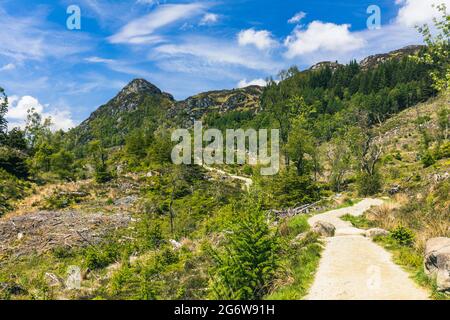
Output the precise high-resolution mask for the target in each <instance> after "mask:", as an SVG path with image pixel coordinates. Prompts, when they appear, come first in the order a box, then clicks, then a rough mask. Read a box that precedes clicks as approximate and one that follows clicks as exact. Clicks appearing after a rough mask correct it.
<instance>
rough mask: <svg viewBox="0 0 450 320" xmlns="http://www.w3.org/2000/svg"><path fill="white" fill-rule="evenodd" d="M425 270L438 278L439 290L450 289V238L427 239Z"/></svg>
mask: <svg viewBox="0 0 450 320" xmlns="http://www.w3.org/2000/svg"><path fill="white" fill-rule="evenodd" d="M425 271H426V273H427V274H428V275H430V276H432V277H435V278H436V282H437V285H438V289H439V290H441V291H450V238H443V237H442V238H433V239H430V240H428V241H427V245H426V248H425Z"/></svg>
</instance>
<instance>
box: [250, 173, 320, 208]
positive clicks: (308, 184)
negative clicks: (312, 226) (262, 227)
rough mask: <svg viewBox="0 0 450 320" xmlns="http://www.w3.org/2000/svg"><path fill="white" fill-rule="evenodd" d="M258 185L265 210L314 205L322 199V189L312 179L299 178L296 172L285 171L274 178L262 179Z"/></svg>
mask: <svg viewBox="0 0 450 320" xmlns="http://www.w3.org/2000/svg"><path fill="white" fill-rule="evenodd" d="M258 184H259V188H260V189H261V193H262V194H263V195H264V197H263V201H264V202H263V203H264V206H265V208H289V207H294V206H296V205H299V204H307V203H312V202H314V201H317V200H318V199H319V197H320V189H319V187H318V186H317V185H316V184H315V183H314V182H313V181H312V179H311V177H310V176H309V175H302V176H299V175H298V173H297V171H296V170H283V171H281V172H280V173H279V174H278V175H276V176H274V177H270V178H261V180H260V181H259V182H258Z"/></svg>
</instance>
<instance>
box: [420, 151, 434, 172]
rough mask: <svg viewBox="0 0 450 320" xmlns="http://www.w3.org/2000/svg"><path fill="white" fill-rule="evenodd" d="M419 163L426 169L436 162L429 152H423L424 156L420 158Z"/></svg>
mask: <svg viewBox="0 0 450 320" xmlns="http://www.w3.org/2000/svg"><path fill="white" fill-rule="evenodd" d="M421 162H422V164H423V167H424V168H428V167H430V166H432V165H433V164H435V163H436V160H435V159H434V156H433V155H432V154H431V153H430V152H429V151H427V152H425V154H424V155H423V156H422V158H421Z"/></svg>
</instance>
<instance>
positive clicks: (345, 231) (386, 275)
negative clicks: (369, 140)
mask: <svg viewBox="0 0 450 320" xmlns="http://www.w3.org/2000/svg"><path fill="white" fill-rule="evenodd" d="M382 203H383V201H382V200H379V199H364V200H363V201H361V202H360V203H358V204H356V205H354V206H353V207H349V208H342V209H337V210H332V211H328V212H326V213H323V214H319V215H316V216H313V217H312V218H310V219H309V220H308V222H309V224H310V225H314V223H316V222H317V221H326V222H330V223H332V224H333V225H334V226H335V227H336V236H335V237H332V238H327V239H326V247H325V250H324V252H323V255H322V259H321V261H320V264H319V269H318V271H317V274H316V278H315V280H314V283H313V285H312V287H311V289H310V292H309V295H308V296H307V297H306V299H309V300H425V299H428V297H429V294H428V293H427V292H426V291H425V290H423V289H421V288H419V287H418V286H417V285H416V284H415V283H414V282H413V281H412V280H411V279H410V278H409V276H408V274H407V273H406V272H405V271H403V270H402V269H401V268H400V267H399V266H398V265H396V264H394V262H392V259H391V255H390V254H389V253H388V252H387V251H386V250H384V249H383V248H381V247H380V246H378V245H377V244H375V243H374V242H372V240H371V239H369V238H366V237H364V235H363V234H364V230H360V229H357V228H354V227H352V225H351V223H350V222H346V221H343V220H341V219H340V217H341V216H343V215H346V214H351V215H354V216H360V215H362V214H363V213H364V212H365V211H366V210H368V209H369V208H370V207H371V206H378V205H381V204H382Z"/></svg>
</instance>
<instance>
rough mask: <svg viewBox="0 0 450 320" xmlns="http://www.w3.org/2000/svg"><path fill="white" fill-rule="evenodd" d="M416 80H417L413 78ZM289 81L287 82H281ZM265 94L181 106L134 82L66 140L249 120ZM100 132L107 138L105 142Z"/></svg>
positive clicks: (404, 52) (203, 97)
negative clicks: (228, 119)
mask: <svg viewBox="0 0 450 320" xmlns="http://www.w3.org/2000/svg"><path fill="white" fill-rule="evenodd" d="M422 48H423V47H421V46H409V47H406V48H402V49H399V50H395V51H393V52H389V53H386V54H379V55H375V56H370V57H367V58H366V59H364V60H362V61H361V62H360V64H359V66H360V68H361V70H363V71H367V70H371V69H372V70H373V69H377V68H378V67H379V66H381V65H383V64H385V63H386V62H389V61H391V60H397V61H400V60H402V59H403V58H406V57H408V56H409V55H411V54H416V53H418V52H419V51H420V50H421V49H422ZM343 68H344V65H340V64H337V63H332V62H321V63H318V64H316V65H314V66H312V67H311V68H310V69H307V70H305V71H304V72H302V74H303V73H312V72H317V71H322V72H327V71H331V72H335V71H337V70H341V69H343ZM291 76H292V75H291ZM294 78H295V76H294ZM414 78H417V75H416V76H415V77H414ZM291 80H292V79H290V78H288V79H286V80H284V81H283V82H289V81H291ZM263 92H264V88H262V87H258V86H250V87H247V88H241V89H233V90H217V91H210V92H204V93H199V94H197V95H195V96H192V97H189V98H187V99H185V100H183V101H175V100H174V98H173V96H172V95H171V94H170V93H165V92H162V91H161V90H160V89H159V88H157V87H156V86H155V85H154V84H152V83H150V82H148V81H146V80H144V79H135V80H133V81H131V82H130V83H129V84H128V85H127V86H125V87H124V88H123V89H122V90H121V91H120V92H119V93H118V94H117V95H116V96H115V97H114V98H113V99H111V100H110V101H109V102H108V103H106V104H105V105H102V106H100V107H99V108H98V109H97V110H96V111H94V112H93V113H92V114H91V115H90V117H89V118H88V119H86V120H85V121H83V122H82V123H81V124H80V125H79V126H78V127H77V128H75V129H73V130H72V131H71V132H70V136H71V139H72V143H73V145H74V146H80V145H85V144H86V142H88V141H91V140H93V139H98V138H99V137H100V138H102V139H103V140H105V145H106V146H117V145H121V144H123V143H124V142H125V137H126V136H127V134H129V133H130V132H131V131H130V128H133V129H138V128H143V127H144V126H145V127H146V128H147V129H146V130H148V131H151V132H153V131H154V130H156V127H157V125H156V124H166V125H167V126H171V125H174V124H178V125H180V126H183V127H190V126H191V125H192V123H193V121H194V120H204V121H205V120H206V122H209V123H210V124H216V123H217V121H216V120H217V119H218V118H221V117H223V116H225V117H235V118H236V117H241V118H242V117H243V118H244V119H247V120H249V119H251V118H253V115H254V114H255V113H257V112H258V111H261V110H262V106H261V99H262V95H263ZM99 132H102V133H107V134H106V137H107V138H106V137H105V135H100V134H99Z"/></svg>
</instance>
